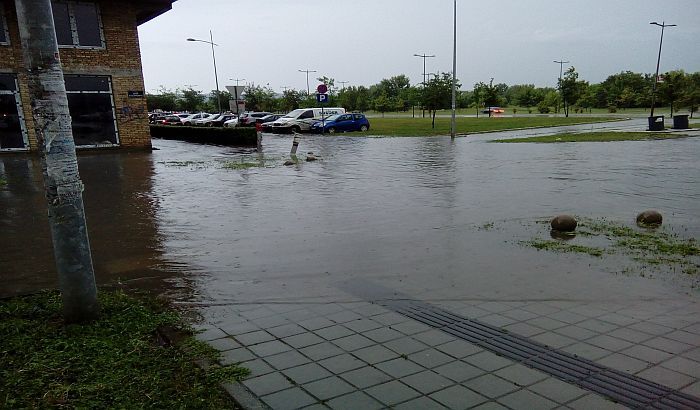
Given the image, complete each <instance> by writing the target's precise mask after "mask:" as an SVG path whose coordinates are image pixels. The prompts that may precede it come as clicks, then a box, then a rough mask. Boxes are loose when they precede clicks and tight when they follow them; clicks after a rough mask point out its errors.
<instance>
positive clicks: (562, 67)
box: [554, 60, 569, 114]
mask: <svg viewBox="0 0 700 410" xmlns="http://www.w3.org/2000/svg"><path fill="white" fill-rule="evenodd" d="M554 62H555V63H557V64H559V83H558V84H557V88H558V89H559V95H560V96H561V97H562V101H563V100H564V91H563V90H562V89H561V76H562V74H563V73H564V64H569V61H564V60H560V61H557V60H554ZM564 107H566V101H564ZM564 109H565V110H566V108H564ZM558 113H559V104H558V103H557V114H558Z"/></svg>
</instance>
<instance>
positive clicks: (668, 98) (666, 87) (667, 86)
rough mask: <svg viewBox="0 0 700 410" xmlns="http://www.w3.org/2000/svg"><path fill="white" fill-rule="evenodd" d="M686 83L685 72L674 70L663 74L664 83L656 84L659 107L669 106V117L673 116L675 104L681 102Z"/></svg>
mask: <svg viewBox="0 0 700 410" xmlns="http://www.w3.org/2000/svg"><path fill="white" fill-rule="evenodd" d="M686 82H687V81H686V75H685V72H684V71H683V70H676V71H669V72H668V73H666V74H664V81H663V82H660V83H659V84H658V88H657V89H658V93H659V105H661V104H668V105H670V106H671V116H673V110H674V107H675V103H676V102H677V101H679V100H681V99H682V98H683V95H684V94H685V85H686Z"/></svg>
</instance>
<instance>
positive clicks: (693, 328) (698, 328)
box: [683, 323, 700, 335]
mask: <svg viewBox="0 0 700 410" xmlns="http://www.w3.org/2000/svg"><path fill="white" fill-rule="evenodd" d="M683 330H684V331H686V332H690V333H695V334H696V335H700V323H694V324H692V325H690V326H687V327H685V328H684V329H683Z"/></svg>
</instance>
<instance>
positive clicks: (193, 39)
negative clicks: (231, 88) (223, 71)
mask: <svg viewBox="0 0 700 410" xmlns="http://www.w3.org/2000/svg"><path fill="white" fill-rule="evenodd" d="M209 40H210V41H207V40H197V39H196V38H188V39H187V41H199V42H200V43H207V44H209V45H211V58H212V60H214V81H215V82H216V103H217V105H218V107H219V113H221V93H220V92H219V75H218V74H217V73H216V54H215V53H214V46H218V44H216V43H214V35H213V34H212V33H211V30H209Z"/></svg>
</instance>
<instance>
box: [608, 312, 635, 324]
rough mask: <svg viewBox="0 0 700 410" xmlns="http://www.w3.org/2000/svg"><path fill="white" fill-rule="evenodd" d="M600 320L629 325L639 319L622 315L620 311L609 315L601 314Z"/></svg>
mask: <svg viewBox="0 0 700 410" xmlns="http://www.w3.org/2000/svg"><path fill="white" fill-rule="evenodd" d="M598 320H603V321H605V322H608V323H612V324H614V325H618V326H629V325H631V324H633V323H636V322H639V320H638V319H635V318H632V317H629V316H625V315H621V314H619V313H608V314H607V315H602V316H599V317H598Z"/></svg>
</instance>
